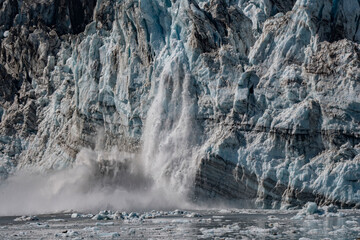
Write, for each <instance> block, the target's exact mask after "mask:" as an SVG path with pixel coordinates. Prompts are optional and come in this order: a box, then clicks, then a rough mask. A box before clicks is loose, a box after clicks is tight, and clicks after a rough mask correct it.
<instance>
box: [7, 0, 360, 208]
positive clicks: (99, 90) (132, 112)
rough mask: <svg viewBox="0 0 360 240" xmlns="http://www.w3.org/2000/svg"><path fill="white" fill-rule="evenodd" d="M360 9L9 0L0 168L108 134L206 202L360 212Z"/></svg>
mask: <svg viewBox="0 0 360 240" xmlns="http://www.w3.org/2000/svg"><path fill="white" fill-rule="evenodd" d="M359 19H360V5H359V1H357V0H346V1H341V0H339V1H336V0H333V1H330V0H297V1H282V0H270V1H267V0H261V1H252V0H239V1H236V0H234V1H227V0H183V1H170V0H165V1H163V0H141V1H136V0H127V1H115V0H111V1H101V0H98V1H95V0H94V1H82V0H69V1H67V0H51V1H42V0H33V1H30V0H22V1H20V0H19V1H16V0H3V1H0V24H1V26H0V36H1V46H0V77H1V79H0V83H1V86H0V115H1V123H0V124H1V129H0V149H1V153H0V154H1V156H0V175H1V176H2V177H3V178H6V176H7V175H8V174H12V173H13V172H14V171H15V169H16V168H22V167H27V166H36V167H38V168H40V169H43V170H53V169H63V168H66V167H70V166H72V165H73V164H74V161H75V159H76V156H77V154H78V153H79V151H80V150H81V149H82V148H84V147H86V148H93V149H94V148H97V149H98V148H99V146H98V145H97V146H95V145H96V142H97V139H99V136H100V135H101V144H100V145H101V146H100V148H101V149H102V150H103V151H106V150H110V149H112V148H114V147H116V148H117V149H118V150H119V151H124V152H132V153H138V154H139V155H141V156H142V164H143V165H144V166H145V167H146V169H147V171H148V174H149V176H151V177H152V179H153V180H154V181H155V182H158V183H161V184H169V187H171V188H173V189H179V191H182V190H184V189H186V191H185V190H184V191H185V192H186V194H189V196H190V197H191V198H193V199H196V200H197V201H198V202H201V201H210V202H212V201H217V200H219V199H221V200H227V201H229V202H231V203H233V204H238V205H241V203H242V202H243V201H242V200H251V201H252V202H256V205H257V206H260V207H264V208H278V207H282V206H283V207H289V206H295V205H302V204H304V203H305V202H308V201H311V202H317V203H319V204H330V203H334V204H337V205H340V206H342V207H359V206H360V205H359V203H360V182H359V179H360V176H359V174H360V171H359V167H360V158H359V157H360V155H359V153H360V127H359V126H360V125H359V122H360V85H359V79H360V70H359V69H360V68H359V67H360V55H359V54H360V45H359V41H360V35H359V34H360V25H359ZM99 132H101V133H102V134H99ZM164 179H165V181H164ZM184 194H185V193H184Z"/></svg>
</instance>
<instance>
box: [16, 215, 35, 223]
mask: <svg viewBox="0 0 360 240" xmlns="http://www.w3.org/2000/svg"><path fill="white" fill-rule="evenodd" d="M14 221H15V222H26V221H39V218H38V217H37V216H21V217H17V218H15V219H14Z"/></svg>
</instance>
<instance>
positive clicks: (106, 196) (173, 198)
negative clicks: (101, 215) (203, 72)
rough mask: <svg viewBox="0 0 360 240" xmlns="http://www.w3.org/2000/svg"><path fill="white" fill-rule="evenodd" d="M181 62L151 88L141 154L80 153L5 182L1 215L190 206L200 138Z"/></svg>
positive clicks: (174, 63) (0, 197) (0, 195)
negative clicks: (55, 167) (65, 164)
mask: <svg viewBox="0 0 360 240" xmlns="http://www.w3.org/2000/svg"><path fill="white" fill-rule="evenodd" d="M181 62H182V60H181V59H178V58H176V59H174V60H173V61H172V62H171V63H169V64H168V65H167V66H166V67H165V68H164V69H165V70H164V71H163V73H162V75H161V77H160V80H159V81H160V82H159V84H153V85H154V89H153V91H154V92H156V94H155V98H154V101H153V103H152V105H151V107H150V109H149V112H148V117H147V121H146V124H145V129H144V134H143V150H142V152H141V153H140V154H130V153H126V152H119V151H117V150H116V149H113V150H111V151H104V150H99V149H97V150H91V149H83V150H82V151H81V152H80V153H79V154H78V155H77V158H76V161H75V163H74V165H73V166H72V167H71V168H69V169H64V170H61V171H52V172H47V173H41V174H40V173H39V172H38V170H37V169H36V168H35V169H27V170H26V171H25V170H21V171H18V172H17V173H16V174H15V175H13V176H11V177H9V178H8V180H7V181H6V182H5V183H3V184H1V185H0V215H19V214H39V213H54V212H59V211H64V210H70V209H73V210H76V211H97V210H100V209H105V208H106V209H116V210H149V209H171V208H172V209H173V208H186V207H190V204H189V203H188V201H187V200H188V190H189V189H190V188H191V185H192V181H193V179H194V176H195V169H196V161H194V160H193V159H194V152H195V150H196V146H197V143H198V139H197V137H196V136H197V135H199V134H196V132H197V127H196V125H195V124H194V123H195V121H194V119H195V112H196V104H195V102H194V100H193V95H194V92H193V90H192V79H191V76H189V75H188V74H185V72H187V71H186V69H184V68H186V66H184V65H181ZM155 86H159V87H157V88H155ZM98 140H99V144H97V145H98V147H97V148H99V146H101V137H99V138H98Z"/></svg>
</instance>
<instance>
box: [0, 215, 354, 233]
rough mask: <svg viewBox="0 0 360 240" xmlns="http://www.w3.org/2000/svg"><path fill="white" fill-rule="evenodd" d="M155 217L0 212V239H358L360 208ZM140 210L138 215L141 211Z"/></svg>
mask: <svg viewBox="0 0 360 240" xmlns="http://www.w3.org/2000/svg"><path fill="white" fill-rule="evenodd" d="M161 213H162V214H160V216H158V217H155V218H148V219H142V218H133V219H127V220H126V219H125V220H124V219H119V220H107V221H104V220H102V221H99V220H92V219H91V218H90V216H87V217H81V218H71V213H65V214H64V213H62V214H54V215H41V216H38V217H37V218H38V220H35V221H20V222H19V221H14V219H15V218H16V217H0V239H304V240H305V239H344V240H347V239H349V240H350V239H352V240H353V239H359V238H360V227H359V226H360V214H359V213H360V212H359V211H355V210H345V211H341V212H340V213H337V214H333V215H331V216H321V215H317V214H315V215H308V216H304V217H303V218H301V219H294V216H296V214H297V212H296V211H282V210H238V209H230V210H201V211H196V213H197V214H194V211H185V212H183V213H180V214H178V215H168V212H161ZM140 214H141V213H139V214H138V215H140Z"/></svg>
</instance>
